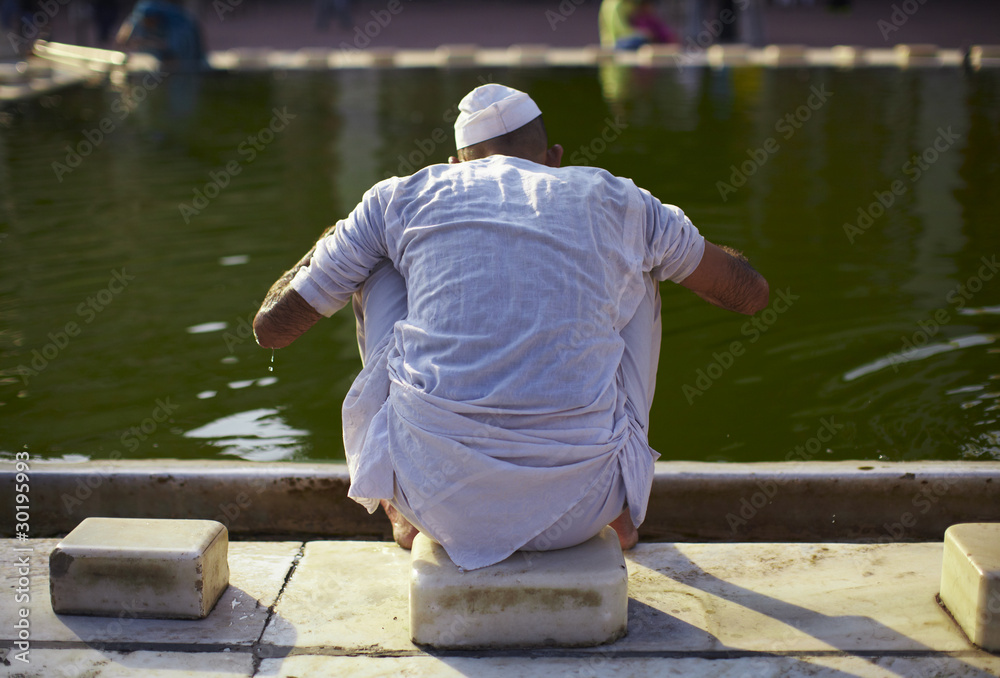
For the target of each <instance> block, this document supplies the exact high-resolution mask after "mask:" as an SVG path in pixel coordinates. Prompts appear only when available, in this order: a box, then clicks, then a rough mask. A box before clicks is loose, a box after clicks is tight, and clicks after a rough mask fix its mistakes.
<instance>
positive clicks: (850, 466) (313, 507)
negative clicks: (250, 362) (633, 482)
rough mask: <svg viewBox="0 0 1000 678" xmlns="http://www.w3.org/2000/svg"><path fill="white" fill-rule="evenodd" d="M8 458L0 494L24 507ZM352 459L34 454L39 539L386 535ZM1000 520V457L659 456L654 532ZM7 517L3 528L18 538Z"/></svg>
mask: <svg viewBox="0 0 1000 678" xmlns="http://www.w3.org/2000/svg"><path fill="white" fill-rule="evenodd" d="M15 476H16V473H15V465H14V462H12V461H4V462H0V505H4V506H13V505H14V504H15V502H14V499H15ZM349 485H350V479H349V476H348V473H347V467H346V465H344V464H341V463H327V464H320V463H294V462H282V463H266V464H265V463H254V462H244V461H215V460H205V461H171V460H145V461H138V460H136V461H92V462H85V463H39V462H32V464H31V470H30V494H29V496H30V508H29V513H30V521H29V524H30V536H31V537H49V536H57V535H63V534H66V533H68V532H69V531H70V530H72V529H73V528H74V527H76V525H77V524H79V523H80V521H82V520H83V519H84V518H87V517H91V516H103V517H118V518H189V519H207V520H218V521H219V522H221V523H222V524H223V525H225V526H226V527H227V528H228V529H229V532H230V534H231V535H233V536H234V537H237V538H239V537H244V538H246V537H250V536H255V537H259V538H267V537H280V538H289V537H295V538H307V537H333V538H379V539H389V538H390V537H391V530H390V526H389V522H388V520H386V518H385V516H384V515H383V514H382V512H381V511H378V512H376V513H375V514H373V515H369V514H368V513H367V512H366V511H365V510H364V509H363V508H362V507H361V506H360V505H358V504H357V503H355V502H354V501H353V500H351V499H349V498H348V497H347V488H348V486H349ZM976 522H1000V462H946V461H945V462H933V461H928V462H903V463H885V462H869V461H858V462H848V461H844V462H819V461H813V462H781V463H758V464H716V463H705V462H658V463H657V465H656V475H655V478H654V481H653V487H652V492H651V496H650V501H649V510H648V512H647V516H646V521H645V522H644V523H643V525H642V526H641V528H640V537H641V538H642V539H643V540H654V541H702V542H706V541H707V542H715V541H733V542H742V541H757V542H760V541H842V542H883V543H887V542H894V541H938V540H941V539H943V536H944V531H945V530H946V529H947V528H948V527H949V526H950V525H953V524H956V523H976ZM13 530H14V526H13V525H12V524H11V522H9V521H4V522H3V523H0V536H4V537H10V536H13Z"/></svg>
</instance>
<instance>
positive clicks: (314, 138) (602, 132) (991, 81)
mask: <svg viewBox="0 0 1000 678" xmlns="http://www.w3.org/2000/svg"><path fill="white" fill-rule="evenodd" d="M490 80H495V81H501V82H505V83H507V84H510V85H512V86H515V87H519V88H521V89H524V90H526V91H528V92H530V93H531V94H532V95H533V96H534V97H535V98H536V99H537V101H538V102H539V104H540V106H541V107H542V109H543V111H545V114H546V122H547V126H548V129H549V132H550V135H551V138H552V140H553V141H555V142H559V143H561V144H563V146H564V147H565V148H566V162H567V163H572V164H592V165H600V166H603V167H605V168H607V169H608V170H610V171H612V172H614V173H616V174H620V175H625V176H629V177H632V178H633V179H635V181H636V183H638V184H639V185H640V186H643V187H646V188H648V189H649V190H650V191H652V192H653V193H654V194H655V195H657V196H658V197H660V198H661V199H662V200H664V201H665V202H670V203H674V204H677V205H680V206H681V207H682V208H683V209H684V210H685V211H686V212H687V213H688V215H689V216H690V217H691V218H692V220H693V221H694V222H695V223H696V224H697V225H698V226H699V227H700V228H701V229H702V231H703V232H704V233H705V234H706V235H707V236H708V237H709V238H710V239H711V240H713V241H715V242H719V243H724V244H729V245H732V246H734V247H736V248H739V249H742V250H745V251H746V253H747V254H748V255H749V256H750V258H751V260H752V261H753V263H754V264H755V265H756V266H757V267H758V269H759V270H760V271H762V272H763V273H764V274H765V275H766V276H767V278H768V279H769V281H770V283H771V289H772V304H771V306H770V307H769V309H768V310H766V311H764V312H763V313H761V314H759V315H758V316H757V318H756V320H748V319H747V318H744V317H742V316H737V315H734V314H730V313H726V312H724V311H721V310H718V309H715V308H713V307H710V306H708V305H706V304H704V303H703V302H701V301H700V300H698V299H697V298H695V297H694V296H693V295H691V294H690V293H688V292H687V291H686V290H683V289H682V288H680V287H678V286H675V285H670V284H665V285H664V286H663V310H664V330H663V352H662V356H661V361H660V371H659V375H658V380H657V395H656V402H655V403H654V409H653V413H652V417H651V420H652V431H651V442H652V444H653V446H654V447H655V448H656V449H657V450H658V451H659V452H660V453H661V454H662V456H663V458H664V459H693V460H719V461H729V460H732V461H769V460H774V461H777V460H783V459H786V458H802V459H816V460H835V459H890V460H914V459H1000V424H998V422H997V419H998V414H1000V412H998V410H1000V405H998V404H1000V365H998V357H1000V342H997V341H996V337H997V335H998V332H1000V292H998V285H997V279H996V275H997V271H996V263H995V262H996V257H997V255H998V250H1000V235H998V229H997V216H996V215H997V214H1000V197H998V192H997V190H996V187H997V186H1000V72H998V71H996V70H984V71H981V72H978V73H968V72H963V71H961V70H955V69H946V70H937V69H915V70H898V69H862V70H835V69H793V68H789V69H760V68H755V67H746V68H736V69H728V70H710V69H700V68H690V69H685V70H677V69H672V68H667V69H662V70H649V69H631V68H627V67H617V66H608V67H606V68H603V69H601V70H598V69H590V68H579V69H538V70H515V71H507V70H504V69H493V70H492V71H486V70H482V71H480V70H344V71H336V72H328V73H282V72H275V73H263V74H241V75H235V74H230V75H227V74H210V75H205V76H183V75H174V76H169V77H166V78H164V79H162V80H158V79H156V78H152V79H150V78H146V79H143V78H142V77H140V78H138V79H135V80H133V81H132V83H131V86H130V87H129V88H128V89H125V90H122V89H115V88H111V87H105V88H80V89H75V90H68V91H64V92H62V93H60V94H58V95H54V96H46V97H43V98H41V99H38V100H35V101H31V102H28V103H23V104H17V105H13V106H8V107H7V108H5V109H3V110H2V112H0V453H2V454H3V455H4V456H10V455H12V454H13V453H15V452H16V451H18V450H21V449H28V450H30V451H31V452H32V453H33V454H35V455H37V456H39V457H42V458H51V459H71V460H72V459H84V458H93V459H102V458H116V457H119V456H120V457H124V458H232V457H241V458H246V459H254V460H261V461H269V460H279V459H295V460H337V459H342V458H343V445H342V438H341V427H340V405H341V401H342V399H343V396H344V394H345V393H346V391H347V389H348V387H349V385H350V383H351V380H352V379H353V377H354V375H355V374H356V373H357V371H358V370H359V369H360V361H359V359H358V357H357V349H356V344H355V338H354V327H353V324H354V323H353V318H352V317H351V316H350V315H349V313H345V314H341V315H340V316H335V317H334V318H333V319H331V320H327V321H322V322H321V323H320V324H319V325H317V326H316V327H315V328H314V329H313V330H312V331H311V332H309V333H308V334H307V335H305V336H304V337H303V338H302V339H300V340H299V341H298V342H297V343H296V344H294V345H293V346H292V347H290V348H288V349H283V350H281V351H278V352H277V353H276V354H274V355H272V352H271V351H267V350H263V349H261V348H259V347H257V346H256V344H254V342H253V340H252V339H251V338H250V335H249V325H248V321H249V320H250V319H251V318H252V316H253V314H254V312H255V310H256V308H257V306H258V304H259V302H260V301H261V299H262V298H263V295H264V293H265V292H266V290H267V288H268V287H269V286H270V284H271V283H272V282H273V281H274V280H275V279H276V278H277V277H278V276H279V275H280V274H281V272H282V271H284V270H285V269H286V268H288V267H289V266H291V265H292V264H293V263H294V262H295V261H296V260H297V259H298V258H299V256H301V254H302V253H303V252H305V251H306V250H307V249H308V248H309V247H310V246H311V244H312V242H313V241H314V240H315V238H316V237H317V236H318V234H319V233H320V232H321V231H322V230H323V229H324V228H325V227H326V226H327V225H328V224H330V223H332V222H334V221H336V220H337V219H338V218H340V217H341V216H343V215H345V214H346V213H347V212H348V211H349V210H350V209H351V208H353V206H354V205H355V204H356V203H357V201H358V199H359V198H360V196H361V194H362V192H363V191H364V190H365V189H367V188H368V187H369V186H370V185H371V184H373V183H374V182H376V181H377V180H379V179H381V178H384V177H386V176H391V175H393V174H399V173H409V172H410V171H412V170H413V169H415V168H418V167H420V166H423V165H425V164H428V163H431V162H443V161H445V160H446V159H447V156H448V155H449V154H450V153H452V152H453V142H452V135H451V125H450V123H451V121H452V120H453V119H454V112H453V111H454V106H455V105H456V104H457V102H458V100H459V99H460V98H461V97H462V96H463V95H464V94H465V92H467V91H468V90H469V89H470V88H471V87H473V86H475V85H477V84H479V83H480V82H482V81H490Z"/></svg>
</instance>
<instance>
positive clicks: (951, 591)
mask: <svg viewBox="0 0 1000 678" xmlns="http://www.w3.org/2000/svg"><path fill="white" fill-rule="evenodd" d="M941 602H942V603H944V606H945V607H947V608H948V611H949V612H951V616H952V617H954V618H955V621H957V622H958V625H959V626H961V627H962V630H963V631H965V635H967V636H968V637H969V640H971V641H972V642H973V643H975V644H976V645H978V646H979V647H981V648H983V649H984V650H989V651H991V652H997V651H1000V523H964V524H961V525H952V526H951V527H949V528H948V530H947V531H946V532H945V533H944V558H943V560H942V564H941Z"/></svg>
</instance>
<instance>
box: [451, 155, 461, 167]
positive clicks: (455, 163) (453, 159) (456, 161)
mask: <svg viewBox="0 0 1000 678" xmlns="http://www.w3.org/2000/svg"><path fill="white" fill-rule="evenodd" d="M460 162H462V161H461V160H459V159H458V158H456V157H455V156H453V155H449V156H448V164H449V165H457V164H458V163H460Z"/></svg>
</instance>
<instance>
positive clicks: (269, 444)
mask: <svg viewBox="0 0 1000 678" xmlns="http://www.w3.org/2000/svg"><path fill="white" fill-rule="evenodd" d="M251 383H252V382H251ZM248 385H249V384H248ZM308 435H309V432H308V431H301V430H298V429H294V428H292V427H290V426H288V425H287V424H286V423H285V422H284V421H282V419H281V416H280V415H279V414H278V410H276V409H266V408H265V409H259V410H251V411H249V412H239V413H237V414H232V415H229V416H228V417H222V418H221V419H218V420H216V421H213V422H210V423H208V424H205V425H204V426H199V427H198V428H196V429H193V430H191V431H188V432H187V433H185V434H184V436H185V437H187V438H201V439H204V440H207V441H208V442H209V443H210V444H211V445H214V446H216V447H218V448H219V454H224V455H231V456H235V457H240V458H242V459H247V460H250V461H282V460H286V459H291V458H293V457H294V456H295V453H296V452H297V451H298V450H299V447H300V446H301V442H300V441H301V438H303V437H304V436H308Z"/></svg>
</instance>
